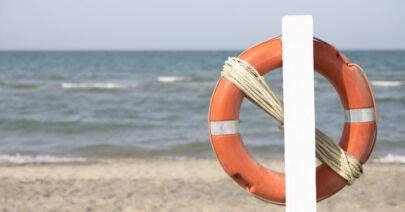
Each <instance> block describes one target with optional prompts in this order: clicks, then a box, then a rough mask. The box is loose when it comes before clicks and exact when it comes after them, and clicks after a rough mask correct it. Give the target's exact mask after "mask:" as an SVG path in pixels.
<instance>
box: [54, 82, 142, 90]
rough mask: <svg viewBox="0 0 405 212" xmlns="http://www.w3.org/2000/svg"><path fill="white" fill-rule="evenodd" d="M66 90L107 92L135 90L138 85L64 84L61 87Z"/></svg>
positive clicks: (109, 83)
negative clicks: (98, 90)
mask: <svg viewBox="0 0 405 212" xmlns="http://www.w3.org/2000/svg"><path fill="white" fill-rule="evenodd" d="M60 86H61V87H62V88H64V89H103V90H104V89H105V90H114V89H129V88H135V87H136V85H129V84H117V83H111V82H107V83H68V82H66V83H62V84H61V85H60Z"/></svg>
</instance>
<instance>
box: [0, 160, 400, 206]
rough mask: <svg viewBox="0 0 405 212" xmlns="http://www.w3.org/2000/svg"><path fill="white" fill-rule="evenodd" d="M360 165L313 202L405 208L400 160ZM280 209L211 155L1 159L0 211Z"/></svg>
mask: <svg viewBox="0 0 405 212" xmlns="http://www.w3.org/2000/svg"><path fill="white" fill-rule="evenodd" d="M262 162H264V163H265V164H266V166H267V167H271V168H273V169H274V168H275V169H278V170H282V167H283V163H282V162H280V161H276V160H262ZM364 169H365V174H364V175H363V176H362V177H361V178H360V179H359V180H357V181H356V182H355V183H354V185H352V186H350V187H346V188H344V189H343V190H341V191H340V192H339V193H337V194H335V195H334V196H332V197H330V198H328V199H326V200H324V201H321V202H319V203H318V206H317V207H318V211H379V212H380V211H405V186H404V184H405V164H395V163H391V164H389V163H384V164H382V163H368V164H367V165H365V167H364ZM284 210H285V207H283V206H277V205H272V204H268V203H266V202H263V201H261V200H259V199H257V198H254V197H253V196H251V195H250V194H248V193H247V192H246V191H245V190H243V189H241V188H240V187H239V186H238V185H236V184H235V183H234V182H233V181H232V180H231V179H230V178H229V177H228V176H227V175H226V174H225V173H224V171H223V170H222V168H221V167H220V165H219V164H218V162H217V161H216V160H215V159H195V160H173V159H116V160H106V161H95V162H84V163H65V164H25V165H17V164H14V165H10V164H8V165H7V164H2V165H0V211H284Z"/></svg>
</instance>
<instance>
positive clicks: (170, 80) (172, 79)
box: [157, 76, 191, 83]
mask: <svg viewBox="0 0 405 212" xmlns="http://www.w3.org/2000/svg"><path fill="white" fill-rule="evenodd" d="M190 80H191V77H181V76H160V77H157V81H159V82H163V83H173V82H184V81H190Z"/></svg>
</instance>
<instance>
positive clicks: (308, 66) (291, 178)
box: [282, 15, 316, 212]
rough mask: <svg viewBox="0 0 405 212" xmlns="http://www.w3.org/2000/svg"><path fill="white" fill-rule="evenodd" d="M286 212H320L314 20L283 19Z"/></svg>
mask: <svg viewBox="0 0 405 212" xmlns="http://www.w3.org/2000/svg"><path fill="white" fill-rule="evenodd" d="M282 33H283V37H282V44H283V87H284V90H283V92H284V130H285V131H284V141H285V173H286V211H287V212H298V211H305V212H315V211H316V187H315V186H316V185H315V180H316V171H315V169H316V164H315V160H316V159H315V108H314V62H313V60H314V57H313V20H312V16H310V15H306V16H285V17H283V19H282Z"/></svg>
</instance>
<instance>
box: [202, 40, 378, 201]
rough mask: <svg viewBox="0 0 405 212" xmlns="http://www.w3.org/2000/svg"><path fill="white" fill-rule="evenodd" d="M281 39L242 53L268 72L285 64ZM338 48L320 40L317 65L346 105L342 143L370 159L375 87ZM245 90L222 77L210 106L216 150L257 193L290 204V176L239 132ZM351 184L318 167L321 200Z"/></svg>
mask: <svg viewBox="0 0 405 212" xmlns="http://www.w3.org/2000/svg"><path fill="white" fill-rule="evenodd" d="M281 47H282V44H281V40H269V41H265V42H263V43H260V44H258V45H256V46H254V47H252V48H250V49H248V50H247V51H245V52H243V53H242V54H241V55H240V56H239V58H240V59H242V60H244V61H246V62H248V63H249V64H251V65H252V66H253V67H255V68H256V70H257V71H258V72H259V73H260V74H261V75H264V74H266V73H267V72H269V71H271V70H274V69H276V68H279V67H281V66H282V48H281ZM350 64H351V62H350V60H349V59H347V58H346V57H345V56H344V55H343V54H342V53H340V52H339V51H338V50H337V49H336V48H335V47H333V46H331V45H330V44H328V43H325V42H323V41H320V40H317V39H314V65H315V69H316V71H317V72H318V73H320V74H321V75H323V76H324V77H325V78H326V79H327V80H328V81H329V82H330V83H331V84H332V85H333V86H334V88H335V89H336V91H337V92H338V94H339V97H340V99H341V102H342V105H343V108H344V109H345V123H344V128H343V132H342V136H341V139H340V143H339V145H340V146H341V147H342V149H343V150H345V151H346V152H347V153H349V154H350V155H352V156H353V157H354V158H356V159H357V160H358V161H360V163H362V164H364V163H365V162H366V161H367V159H368V158H369V156H370V154H371V151H372V150H373V148H374V144H375V139H376V134H377V111H376V109H375V102H374V96H373V92H372V90H371V87H370V84H369V82H368V79H367V77H366V76H365V74H364V72H362V70H360V69H359V68H358V67H357V66H352V65H350ZM243 99H244V94H243V93H242V91H240V90H239V89H238V88H237V87H236V86H235V85H233V84H232V83H231V82H230V81H228V80H227V79H225V78H223V77H222V78H220V79H219V81H218V83H217V86H216V88H215V90H214V92H213V95H212V99H211V104H210V109H209V132H210V138H211V144H212V147H213V149H214V152H215V154H216V156H217V158H218V160H219V162H220V163H221V165H222V167H223V168H224V170H225V172H226V173H227V174H228V175H229V176H231V177H232V178H233V180H234V181H236V183H238V184H239V185H240V186H241V187H243V188H244V189H246V190H247V191H248V192H250V193H251V194H253V195H255V196H256V197H259V198H260V199H264V200H267V201H270V202H273V203H276V204H284V203H285V176H284V174H283V173H280V172H276V171H273V170H269V169H267V168H265V167H263V166H262V165H260V164H259V163H258V162H257V161H255V160H254V159H253V157H252V156H251V155H250V154H249V152H248V151H247V150H246V148H245V146H244V144H243V141H242V138H241V135H240V134H239V132H238V126H237V125H238V119H239V111H240V107H241V104H242V101H243ZM345 185H346V181H345V179H343V178H342V177H341V176H340V175H338V174H337V173H335V172H334V171H333V170H332V169H331V168H329V167H328V166H327V165H325V164H321V165H320V166H318V167H317V170H316V190H317V199H318V201H319V200H322V199H324V198H327V197H329V196H331V195H332V194H334V193H336V192H337V191H339V190H340V189H342V188H343V187H344V186H345Z"/></svg>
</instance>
